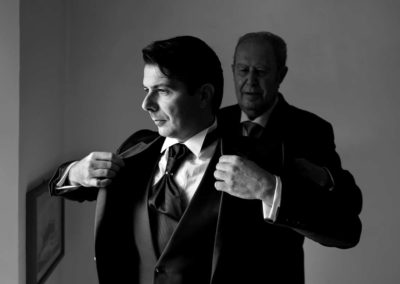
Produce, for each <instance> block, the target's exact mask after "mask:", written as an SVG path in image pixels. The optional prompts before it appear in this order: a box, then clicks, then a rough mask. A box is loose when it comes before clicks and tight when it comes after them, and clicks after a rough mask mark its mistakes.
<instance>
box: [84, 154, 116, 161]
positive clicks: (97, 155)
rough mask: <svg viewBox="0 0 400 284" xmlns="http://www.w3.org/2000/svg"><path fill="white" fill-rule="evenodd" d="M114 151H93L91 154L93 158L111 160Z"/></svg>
mask: <svg viewBox="0 0 400 284" xmlns="http://www.w3.org/2000/svg"><path fill="white" fill-rule="evenodd" d="M112 155H113V153H111V152H92V153H90V154H89V156H90V157H91V158H92V159H93V160H103V161H111V159H112Z"/></svg>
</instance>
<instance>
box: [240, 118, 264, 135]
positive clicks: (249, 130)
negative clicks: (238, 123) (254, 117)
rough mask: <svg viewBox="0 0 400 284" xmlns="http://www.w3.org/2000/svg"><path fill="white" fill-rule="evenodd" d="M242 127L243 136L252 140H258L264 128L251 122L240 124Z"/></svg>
mask: <svg viewBox="0 0 400 284" xmlns="http://www.w3.org/2000/svg"><path fill="white" fill-rule="evenodd" d="M242 126H243V135H244V136H249V137H252V138H260V136H261V134H262V132H263V130H264V127H262V126H261V125H259V124H258V123H254V122H251V121H245V122H243V123H242Z"/></svg>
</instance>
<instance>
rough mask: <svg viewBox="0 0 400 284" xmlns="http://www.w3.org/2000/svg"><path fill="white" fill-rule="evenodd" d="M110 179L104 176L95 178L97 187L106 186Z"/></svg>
mask: <svg viewBox="0 0 400 284" xmlns="http://www.w3.org/2000/svg"><path fill="white" fill-rule="evenodd" d="M111 182H112V180H111V179H108V178H105V179H98V180H97V187H106V186H108V185H109V184H111Z"/></svg>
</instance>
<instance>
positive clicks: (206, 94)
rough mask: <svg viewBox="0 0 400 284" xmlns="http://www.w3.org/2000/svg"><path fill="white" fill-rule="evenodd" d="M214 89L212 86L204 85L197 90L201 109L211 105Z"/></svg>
mask: <svg viewBox="0 0 400 284" xmlns="http://www.w3.org/2000/svg"><path fill="white" fill-rule="evenodd" d="M214 92H215V88H214V86H213V85H212V84H210V83H206V84H204V85H202V86H201V87H200V88H199V94H200V106H201V107H202V108H205V107H208V106H211V105H212V98H213V97H214Z"/></svg>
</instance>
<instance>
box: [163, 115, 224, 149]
mask: <svg viewBox="0 0 400 284" xmlns="http://www.w3.org/2000/svg"><path fill="white" fill-rule="evenodd" d="M216 128H217V120H216V119H215V120H214V122H213V124H212V125H211V126H209V127H207V128H205V129H203V130H201V131H200V132H198V133H197V134H195V135H193V136H192V137H190V138H189V139H188V140H186V141H185V142H184V143H182V144H184V145H185V146H186V147H188V149H189V150H190V151H191V152H192V153H193V154H194V155H195V156H196V157H199V155H200V152H201V148H202V146H203V143H204V139H205V138H206V135H207V133H209V132H211V131H213V130H214V129H216ZM177 143H179V140H178V139H176V138H171V137H166V138H165V141H164V144H163V145H162V147H161V151H160V153H162V152H164V151H165V149H167V148H169V147H171V146H173V145H175V144H177Z"/></svg>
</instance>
